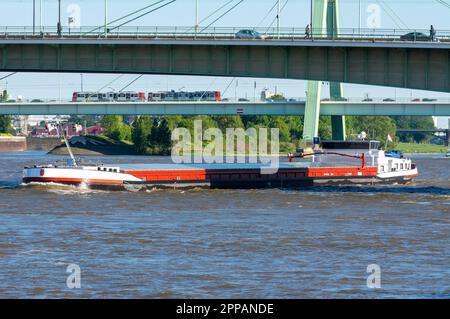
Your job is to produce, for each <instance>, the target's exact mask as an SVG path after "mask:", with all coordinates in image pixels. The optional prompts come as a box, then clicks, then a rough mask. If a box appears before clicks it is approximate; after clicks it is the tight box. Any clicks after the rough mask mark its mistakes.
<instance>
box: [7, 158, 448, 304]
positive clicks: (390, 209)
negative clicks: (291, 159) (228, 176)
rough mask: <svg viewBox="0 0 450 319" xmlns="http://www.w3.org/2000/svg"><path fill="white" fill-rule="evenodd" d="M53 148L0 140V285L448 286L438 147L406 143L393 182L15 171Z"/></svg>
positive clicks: (327, 292)
mask: <svg viewBox="0 0 450 319" xmlns="http://www.w3.org/2000/svg"><path fill="white" fill-rule="evenodd" d="M57 159H60V157H57V156H50V155H44V154H42V153H37V152H25V153H3V154H2V153H0V297H3V298H79V297H81V298H109V297H117V298H219V297H222V298H353V297H361V298H384V297H388V298H403V297H405V298H421V297H427V298H450V160H449V159H445V158H442V155H441V156H417V157H415V162H416V163H417V165H418V167H419V170H420V177H418V178H417V180H416V181H415V182H414V183H413V184H412V185H407V186H390V187H379V186H377V187H361V188H358V187H352V188H323V189H314V190H312V189H310V190H301V191H299V190H277V189H270V190H211V191H209V190H208V191H205V190H191V191H152V192H125V191H124V192H103V191H91V190H86V189H77V188H74V187H51V188H48V187H44V186H33V187H29V186H21V185H20V183H21V181H20V179H21V170H22V168H23V167H24V166H26V165H33V164H36V163H45V162H54V161H55V160H57ZM89 159H91V160H93V161H97V160H100V161H103V162H104V163H105V164H113V163H143V162H146V163H153V162H167V161H168V159H167V158H162V157H127V156H123V157H103V158H95V157H90V158H89ZM70 264H76V265H78V266H79V267H80V272H81V275H80V278H81V288H79V289H78V288H74V289H70V288H69V287H68V286H67V278H68V276H69V275H70V273H68V272H66V271H67V267H68V265H70ZM370 264H377V265H379V266H380V269H381V276H380V279H381V288H368V286H367V277H368V276H369V275H370V274H369V273H367V266H368V265H370ZM69 282H71V283H73V282H76V281H73V280H72V277H71V278H70V280H69Z"/></svg>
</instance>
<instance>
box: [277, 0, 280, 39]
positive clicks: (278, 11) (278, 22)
mask: <svg viewBox="0 0 450 319" xmlns="http://www.w3.org/2000/svg"><path fill="white" fill-rule="evenodd" d="M280 11H281V7H280V0H278V8H277V38H278V39H279V38H280Z"/></svg>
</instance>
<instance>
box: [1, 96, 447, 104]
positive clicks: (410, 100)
mask: <svg viewBox="0 0 450 319" xmlns="http://www.w3.org/2000/svg"><path fill="white" fill-rule="evenodd" d="M305 101H306V98H305V97H288V98H285V99H282V100H271V99H266V100H261V98H260V97H251V98H248V97H246V98H243V97H225V98H224V99H223V100H222V101H221V102H217V103H224V104H226V103H242V104H245V103H283V104H286V103H292V104H298V103H304V102H305ZM71 102H72V100H71V99H70V98H67V97H63V98H61V99H60V98H39V99H22V100H14V99H11V100H9V101H8V102H4V103H6V104H10V103H11V104H12V103H33V104H35V103H36V104H39V103H45V104H61V103H71ZM88 102H89V103H96V102H93V101H88ZM99 102H100V103H132V104H135V103H149V104H155V103H157V102H147V101H142V102H127V101H120V102H117V101H108V100H105V101H99ZM160 102H163V103H167V102H169V103H177V102H181V103H186V101H176V100H175V101H168V100H167V101H160ZM321 102H322V103H330V104H333V103H334V104H345V103H351V104H371V103H375V104H379V103H384V104H417V105H421V104H450V98H436V99H435V98H405V97H401V98H385V97H374V98H364V97H349V98H348V97H345V98H340V99H329V98H323V99H322V100H321ZM188 103H195V104H197V103H198V104H201V103H206V104H210V103H216V102H214V101H213V102H211V101H206V102H205V101H188ZM2 104H3V103H2Z"/></svg>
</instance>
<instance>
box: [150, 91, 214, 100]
mask: <svg viewBox="0 0 450 319" xmlns="http://www.w3.org/2000/svg"><path fill="white" fill-rule="evenodd" d="M148 101H149V102H158V101H193V102H194V101H211V102H214V101H216V102H220V101H222V94H221V93H220V91H196V92H184V91H179V92H176V91H163V92H149V93H148Z"/></svg>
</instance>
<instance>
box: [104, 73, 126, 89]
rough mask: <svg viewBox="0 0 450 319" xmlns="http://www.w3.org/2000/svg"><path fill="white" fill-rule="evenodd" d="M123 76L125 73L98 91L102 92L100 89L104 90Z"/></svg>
mask: <svg viewBox="0 0 450 319" xmlns="http://www.w3.org/2000/svg"><path fill="white" fill-rule="evenodd" d="M122 76H124V74H121V75H119V76H118V77H116V78H115V79H113V80H112V81H110V82H109V83H108V84H106V85H105V86H103V87H102V88H100V89H99V90H98V91H97V92H100V91H101V90H103V89H104V88H107V87H108V86H110V85H111V84H112V83H113V82H116V81H117V80H118V79H120V78H121V77H122Z"/></svg>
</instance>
